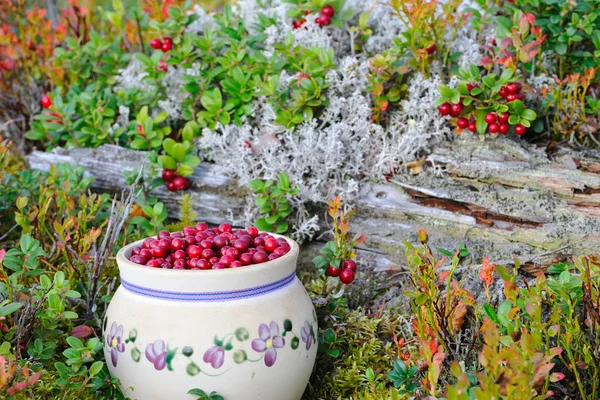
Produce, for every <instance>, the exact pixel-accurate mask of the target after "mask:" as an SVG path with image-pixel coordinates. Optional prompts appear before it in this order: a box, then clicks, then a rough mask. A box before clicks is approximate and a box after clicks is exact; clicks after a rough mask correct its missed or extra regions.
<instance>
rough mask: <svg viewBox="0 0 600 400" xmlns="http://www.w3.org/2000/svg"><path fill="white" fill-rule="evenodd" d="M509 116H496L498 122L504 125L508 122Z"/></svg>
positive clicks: (505, 114)
mask: <svg viewBox="0 0 600 400" xmlns="http://www.w3.org/2000/svg"><path fill="white" fill-rule="evenodd" d="M509 116H510V114H509V113H502V114H500V115H498V122H500V123H502V124H505V123H506V122H508V117H509Z"/></svg>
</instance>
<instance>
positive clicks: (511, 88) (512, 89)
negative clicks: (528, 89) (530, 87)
mask: <svg viewBox="0 0 600 400" xmlns="http://www.w3.org/2000/svg"><path fill="white" fill-rule="evenodd" d="M520 90H521V85H520V84H518V83H509V84H508V85H506V91H507V92H508V93H512V94H515V93H517V92H519V91H520Z"/></svg>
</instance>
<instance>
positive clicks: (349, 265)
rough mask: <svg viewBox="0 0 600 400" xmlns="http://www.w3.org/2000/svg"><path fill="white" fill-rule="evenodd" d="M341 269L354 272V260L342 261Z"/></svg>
mask: <svg viewBox="0 0 600 400" xmlns="http://www.w3.org/2000/svg"><path fill="white" fill-rule="evenodd" d="M342 268H343V269H346V268H350V269H351V270H352V271H354V272H356V262H354V260H344V262H343V263H342Z"/></svg>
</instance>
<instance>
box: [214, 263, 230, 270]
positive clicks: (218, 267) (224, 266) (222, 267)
mask: <svg viewBox="0 0 600 400" xmlns="http://www.w3.org/2000/svg"><path fill="white" fill-rule="evenodd" d="M226 268H227V265H225V264H223V263H222V262H216V263H215V264H214V265H213V266H212V269H226Z"/></svg>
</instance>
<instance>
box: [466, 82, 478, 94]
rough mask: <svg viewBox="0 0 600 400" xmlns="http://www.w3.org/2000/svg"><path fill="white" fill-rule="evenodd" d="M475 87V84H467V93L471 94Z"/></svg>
mask: <svg viewBox="0 0 600 400" xmlns="http://www.w3.org/2000/svg"><path fill="white" fill-rule="evenodd" d="M476 87H477V84H475V83H467V90H468V91H469V93H471V90H473V89H475V88H476Z"/></svg>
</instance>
